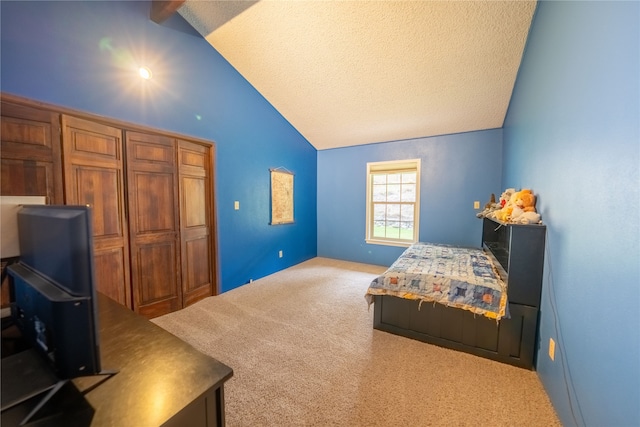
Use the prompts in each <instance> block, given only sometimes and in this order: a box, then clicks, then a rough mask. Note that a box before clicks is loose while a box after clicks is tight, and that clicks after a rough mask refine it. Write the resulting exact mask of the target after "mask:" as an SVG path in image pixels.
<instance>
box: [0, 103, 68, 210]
mask: <svg viewBox="0 0 640 427" xmlns="http://www.w3.org/2000/svg"><path fill="white" fill-rule="evenodd" d="M0 108H1V111H2V130H1V131H0V137H1V139H2V143H1V144H2V145H1V146H0V155H1V164H0V171H1V175H2V176H1V179H0V194H2V195H3V196H46V197H47V203H49V204H62V203H64V193H63V188H62V156H61V153H60V150H61V148H60V114H57V113H55V112H51V111H46V110H39V109H36V108H31V107H27V106H22V105H16V104H11V103H7V102H3V103H2V105H1V107H0Z"/></svg>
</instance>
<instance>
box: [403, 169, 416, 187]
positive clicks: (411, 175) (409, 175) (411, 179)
mask: <svg viewBox="0 0 640 427" xmlns="http://www.w3.org/2000/svg"><path fill="white" fill-rule="evenodd" d="M415 182H416V173H415V172H406V173H403V174H402V183H403V184H415Z"/></svg>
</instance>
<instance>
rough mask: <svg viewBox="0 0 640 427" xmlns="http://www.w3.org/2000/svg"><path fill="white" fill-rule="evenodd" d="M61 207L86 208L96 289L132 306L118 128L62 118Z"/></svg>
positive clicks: (68, 117) (119, 131) (121, 149)
mask: <svg viewBox="0 0 640 427" xmlns="http://www.w3.org/2000/svg"><path fill="white" fill-rule="evenodd" d="M62 126H63V140H64V143H63V148H64V171H65V193H66V203H67V204H70V205H75V204H80V205H89V206H91V211H92V218H93V234H94V236H93V239H94V256H95V269H96V281H97V289H98V290H99V291H100V292H102V293H104V294H106V295H108V296H110V297H111V298H113V299H115V300H116V301H118V302H119V303H120V304H123V305H126V306H128V307H131V306H132V300H131V281H130V269H129V238H128V233H127V219H126V211H125V198H124V194H125V193H124V159H123V144H122V131H121V130H120V129H117V128H114V127H111V126H107V125H103V124H99V123H95V122H92V121H88V120H83V119H79V118H75V117H70V116H63V117H62Z"/></svg>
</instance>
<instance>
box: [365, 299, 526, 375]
mask: <svg viewBox="0 0 640 427" xmlns="http://www.w3.org/2000/svg"><path fill="white" fill-rule="evenodd" d="M374 301H375V303H374V318H373V327H374V328H375V329H378V330H381V331H385V332H390V333H392V334H396V335H401V336H404V337H408V338H413V339H416V340H419V341H423V342H427V343H430V344H436V345H439V346H442V347H446V348H451V349H454V350H459V351H464V352H466V353H471V354H475V355H476V356H481V357H485V358H488V359H492V360H496V361H498V362H503V363H508V364H510V365H514V366H519V367H521V368H526V369H535V342H536V333H537V324H538V321H537V316H538V310H537V309H536V308H535V307H530V306H526V305H520V304H509V311H510V314H511V318H510V319H504V318H503V319H502V320H500V322H499V323H497V322H496V321H495V320H491V319H488V318H486V317H484V316H481V315H474V314H473V313H471V312H470V311H467V310H462V309H458V308H452V307H446V306H444V305H442V304H435V305H434V304H430V303H427V302H424V303H422V305H421V306H420V310H418V303H419V302H418V301H415V300H407V299H402V298H397V297H393V296H386V295H385V296H375V300H374Z"/></svg>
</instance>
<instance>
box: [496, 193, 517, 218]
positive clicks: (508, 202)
mask: <svg viewBox="0 0 640 427" xmlns="http://www.w3.org/2000/svg"><path fill="white" fill-rule="evenodd" d="M515 195H516V189H515V188H507V189H506V190H504V192H503V193H502V195H501V196H500V205H501V206H502V208H501V209H500V210H497V211H496V212H495V214H494V215H493V216H492V217H493V218H495V219H497V220H498V221H502V222H507V221H509V218H510V217H511V212H512V211H513V207H514V206H515V205H514V202H515Z"/></svg>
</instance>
